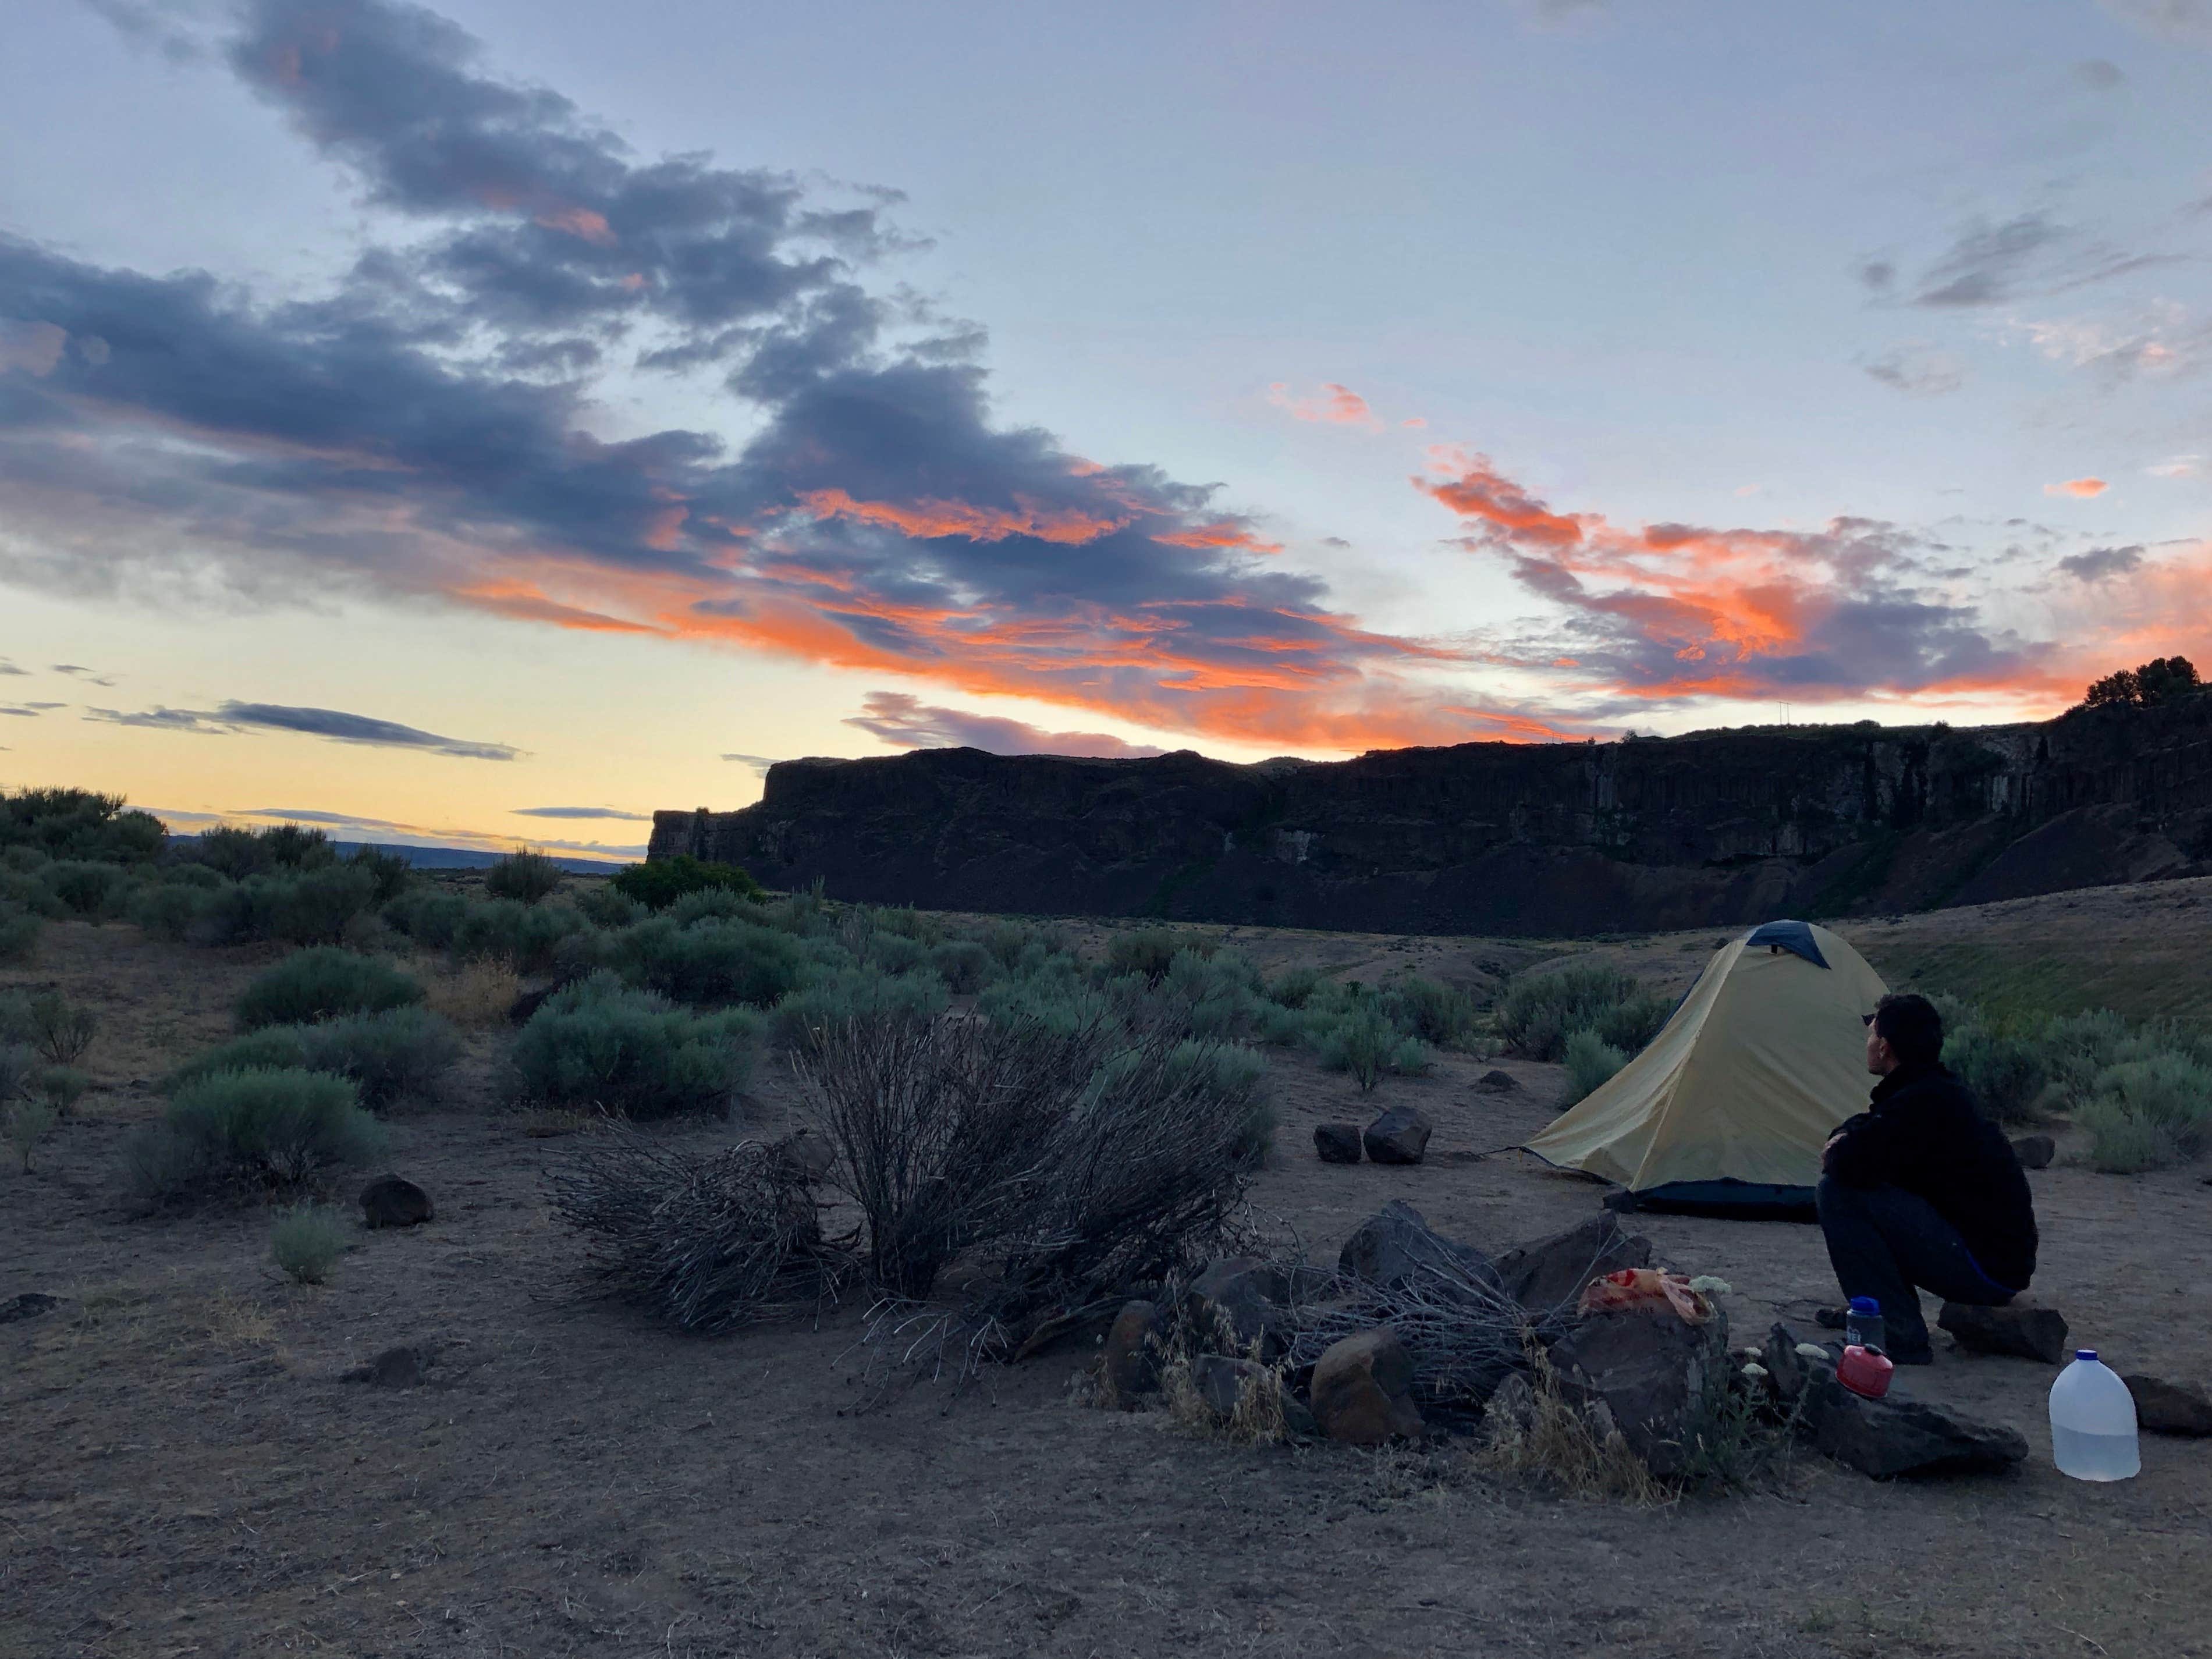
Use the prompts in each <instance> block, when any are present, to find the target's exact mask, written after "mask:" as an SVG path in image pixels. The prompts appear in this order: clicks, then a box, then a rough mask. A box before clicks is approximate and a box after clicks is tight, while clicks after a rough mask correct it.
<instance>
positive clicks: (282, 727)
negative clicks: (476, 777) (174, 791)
mask: <svg viewBox="0 0 2212 1659" xmlns="http://www.w3.org/2000/svg"><path fill="white" fill-rule="evenodd" d="M85 718H86V719H88V720H100V721H104V722H106V723H107V724H110V725H113V726H148V727H152V728H154V729H156V730H160V731H165V732H201V733H204V734H209V735H230V734H234V733H237V732H248V731H254V730H262V731H270V732H300V733H302V734H304V735H306V736H308V737H317V738H329V739H331V741H332V742H334V743H357V744H368V745H370V746H373V747H375V748H380V749H416V750H423V751H424V752H426V753H428V754H433V755H450V756H452V757H454V758H456V759H459V760H493V761H511V760H514V759H516V758H517V757H520V754H521V752H522V751H521V750H519V749H514V748H511V747H509V746H508V745H507V744H503V743H473V742H470V741H468V740H467V739H465V738H444V737H440V736H439V735H438V734H437V733H436V732H425V731H422V730H421V729H420V728H418V727H416V726H402V725H400V724H399V722H398V721H397V720H378V719H376V718H375V717H374V715H369V714H348V713H346V712H345V711H344V710H343V709H337V708H292V707H289V706H287V705H285V704H283V703H273V702H226V703H225V704H223V705H222V708H217V709H214V710H207V709H196V708H151V709H147V710H144V711H142V712H139V713H135V714H125V713H122V712H120V711H118V710H116V709H112V708H93V709H88V710H87V711H86V715H85Z"/></svg>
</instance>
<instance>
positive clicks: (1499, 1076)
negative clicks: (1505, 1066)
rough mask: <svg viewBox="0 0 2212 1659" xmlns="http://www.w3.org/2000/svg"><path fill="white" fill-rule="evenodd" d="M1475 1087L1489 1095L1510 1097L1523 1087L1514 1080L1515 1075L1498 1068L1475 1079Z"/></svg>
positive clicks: (1493, 1068)
mask: <svg viewBox="0 0 2212 1659" xmlns="http://www.w3.org/2000/svg"><path fill="white" fill-rule="evenodd" d="M1474 1086H1475V1087H1476V1088H1478V1089H1480V1090H1481V1091H1483V1092H1484V1093H1485V1094H1489V1095H1510V1094H1511V1093H1512V1092H1513V1091H1515V1090H1516V1089H1517V1088H1519V1087H1520V1086H1521V1085H1519V1084H1517V1083H1516V1082H1515V1081H1514V1080H1513V1073H1510V1072H1501V1071H1499V1070H1498V1069H1497V1068H1496V1067H1494V1066H1493V1067H1492V1069H1491V1070H1489V1071H1487V1072H1485V1073H1483V1074H1482V1075H1481V1076H1480V1077H1479V1078H1477V1079H1475V1080H1474Z"/></svg>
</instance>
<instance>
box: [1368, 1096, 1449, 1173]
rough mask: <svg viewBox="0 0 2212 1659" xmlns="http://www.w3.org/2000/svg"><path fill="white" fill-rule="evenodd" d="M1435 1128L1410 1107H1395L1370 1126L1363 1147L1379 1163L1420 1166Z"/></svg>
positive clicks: (1369, 1156)
mask: <svg viewBox="0 0 2212 1659" xmlns="http://www.w3.org/2000/svg"><path fill="white" fill-rule="evenodd" d="M1431 1133H1433V1126H1432V1125H1431V1123H1430V1122H1429V1121H1428V1119H1426V1118H1425V1117H1423V1116H1422V1115H1420V1114H1419V1112H1417V1111H1415V1110H1414V1109H1413V1108H1412V1107H1410V1106H1393V1107H1392V1108H1391V1109H1389V1111H1387V1112H1385V1113H1383V1115H1382V1116H1380V1117H1378V1118H1376V1120H1375V1121H1374V1122H1372V1123H1370V1124H1369V1125H1368V1126H1367V1133H1365V1134H1364V1135H1362V1136H1361V1137H1360V1138H1359V1139H1360V1144H1361V1145H1363V1146H1365V1147H1366V1148H1367V1156H1368V1158H1370V1160H1371V1161H1373V1162H1375V1163H1376V1164H1419V1162H1420V1161H1421V1154H1422V1153H1423V1152H1426V1151H1428V1149H1429V1136H1430V1134H1431Z"/></svg>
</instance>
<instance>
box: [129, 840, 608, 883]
mask: <svg viewBox="0 0 2212 1659" xmlns="http://www.w3.org/2000/svg"><path fill="white" fill-rule="evenodd" d="M169 839H170V840H171V841H172V842H179V843H185V842H195V841H197V840H198V839H199V837H198V836H170V837H169ZM331 846H333V847H335V848H337V850H338V854H339V856H340V857H342V858H350V857H351V856H352V855H353V854H356V853H357V852H359V851H360V850H361V849H362V848H364V847H374V848H376V850H377V851H378V852H380V853H397V854H399V855H400V857H402V858H404V859H405V860H407V862H408V863H410V864H411V865H412V866H415V868H416V869H417V870H484V869H489V867H490V866H493V865H495V864H496V863H498V862H499V861H500V860H501V859H502V858H504V857H506V856H507V854H504V853H486V852H483V851H481V850H479V849H478V848H473V847H415V846H410V845H407V844H405V843H403V842H389V841H374V842H360V841H337V842H331ZM546 856H547V857H548V858H550V859H551V860H553V862H554V863H556V864H557V865H559V866H561V867H562V869H563V870H566V871H568V872H570V873H571V874H573V875H579V876H611V875H612V874H613V873H614V872H616V871H617V870H619V869H621V868H622V867H623V864H624V863H625V862H627V860H620V859H579V858H570V857H568V856H566V855H565V854H558V853H549V854H546Z"/></svg>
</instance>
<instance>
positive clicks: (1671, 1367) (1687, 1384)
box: [1552, 1309, 1735, 1479]
mask: <svg viewBox="0 0 2212 1659" xmlns="http://www.w3.org/2000/svg"><path fill="white" fill-rule="evenodd" d="M1734 1363H1735V1361H1734V1359H1733V1358H1732V1357H1731V1356H1730V1355H1729V1346H1728V1316H1727V1315H1725V1314H1723V1313H1722V1312H1720V1311H1719V1310H1715V1311H1714V1314H1713V1317H1712V1318H1711V1319H1710V1320H1708V1321H1707V1322H1705V1323H1704V1324H1702V1325H1692V1323H1690V1322H1689V1321H1687V1320H1686V1319H1684V1318H1682V1317H1681V1316H1680V1315H1678V1314H1676V1313H1675V1312H1674V1311H1673V1310H1671V1309H1662V1310H1656V1311H1649V1312H1647V1311H1644V1310H1640V1309H1629V1310H1623V1311H1620V1312H1616V1313H1600V1314H1593V1315H1591V1316H1589V1317H1587V1318H1585V1319H1583V1322H1581V1323H1580V1324H1578V1325H1577V1326H1576V1327H1575V1328H1574V1329H1573V1330H1571V1331H1570V1332H1569V1333H1568V1334H1566V1335H1565V1336H1564V1337H1561V1338H1560V1339H1559V1340H1558V1341H1557V1342H1555V1343H1553V1345H1552V1364H1553V1366H1554V1367H1555V1368H1556V1369H1557V1370H1558V1371H1559V1383H1560V1386H1561V1388H1562V1389H1564V1390H1565V1392H1566V1394H1567V1395H1568V1397H1569V1398H1571V1399H1573V1400H1575V1401H1577V1403H1578V1404H1581V1405H1583V1406H1584V1407H1593V1406H1596V1405H1600V1404H1601V1405H1603V1406H1604V1407H1605V1408H1606V1410H1607V1412H1609V1413H1611V1414H1612V1417H1613V1424H1614V1426H1616V1427H1617V1428H1618V1429H1619V1430H1620V1432H1621V1435H1622V1437H1624V1438H1626V1440H1627V1442H1628V1443H1629V1446H1630V1448H1631V1449H1632V1450H1633V1451H1634V1452H1635V1453H1636V1455H1638V1456H1639V1457H1641V1458H1642V1459H1643V1460H1644V1462H1645V1463H1647V1464H1649V1465H1650V1468H1651V1472H1652V1473H1653V1474H1656V1475H1658V1476H1660V1477H1661V1478H1662V1479H1664V1478H1666V1477H1668V1476H1670V1475H1674V1474H1680V1473H1681V1472H1682V1471H1683V1469H1684V1468H1686V1466H1687V1458H1686V1453H1685V1448H1686V1446H1687V1445H1689V1444H1690V1443H1691V1441H1692V1437H1694V1435H1695V1434H1696V1433H1697V1431H1698V1428H1699V1419H1701V1417H1702V1416H1703V1414H1704V1413H1705V1401H1706V1400H1707V1398H1708V1396H1709V1390H1711V1389H1714V1388H1716V1387H1717V1386H1718V1385H1719V1384H1720V1383H1723V1381H1724V1380H1725V1379H1726V1377H1727V1376H1728V1373H1729V1367H1730V1366H1731V1365H1732V1364H1734Z"/></svg>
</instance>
